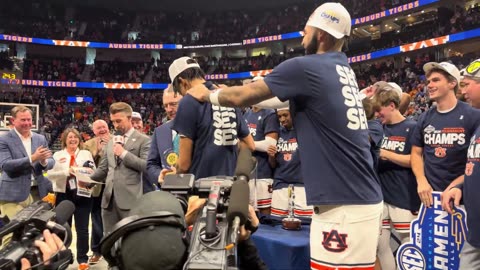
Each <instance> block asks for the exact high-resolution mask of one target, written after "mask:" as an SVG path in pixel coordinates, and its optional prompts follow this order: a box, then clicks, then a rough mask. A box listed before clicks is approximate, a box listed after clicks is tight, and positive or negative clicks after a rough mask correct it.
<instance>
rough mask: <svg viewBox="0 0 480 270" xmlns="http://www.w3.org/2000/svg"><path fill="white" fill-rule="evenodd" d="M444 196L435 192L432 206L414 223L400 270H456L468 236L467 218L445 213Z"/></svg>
mask: <svg viewBox="0 0 480 270" xmlns="http://www.w3.org/2000/svg"><path fill="white" fill-rule="evenodd" d="M440 194H441V192H433V206H432V207H430V208H426V207H424V206H423V204H422V206H421V208H420V212H419V214H418V218H417V219H416V220H414V221H412V223H411V227H410V243H405V244H403V245H401V246H400V247H399V248H398V251H397V258H396V260H397V265H398V268H399V269H400V270H433V269H440V270H443V269H445V270H457V269H458V267H459V265H460V259H459V254H460V251H461V250H462V247H463V244H464V242H465V239H466V234H467V224H466V214H465V211H464V210H463V209H461V208H456V209H455V213H453V214H452V215H450V214H448V213H447V212H446V211H443V210H442V202H441V200H440Z"/></svg>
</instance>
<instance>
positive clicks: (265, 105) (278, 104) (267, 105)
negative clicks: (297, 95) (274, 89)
mask: <svg viewBox="0 0 480 270" xmlns="http://www.w3.org/2000/svg"><path fill="white" fill-rule="evenodd" d="M289 106H290V102H289V101H288V100H287V101H281V100H280V99H279V98H278V97H274V98H271V99H267V100H264V101H262V102H260V103H257V104H255V107H259V108H262V109H280V108H287V107H289Z"/></svg>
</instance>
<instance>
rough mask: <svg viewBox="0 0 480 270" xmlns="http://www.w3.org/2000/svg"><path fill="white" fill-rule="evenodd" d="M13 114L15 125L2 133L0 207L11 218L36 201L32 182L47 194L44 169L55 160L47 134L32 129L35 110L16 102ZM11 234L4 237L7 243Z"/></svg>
mask: <svg viewBox="0 0 480 270" xmlns="http://www.w3.org/2000/svg"><path fill="white" fill-rule="evenodd" d="M11 115H12V124H13V129H12V130H10V131H9V132H8V133H5V134H3V135H2V136H0V211H1V212H2V214H4V215H6V216H8V217H9V218H12V217H13V216H15V215H16V214H17V213H18V212H19V211H20V210H22V209H23V208H25V207H27V206H28V205H30V204H31V203H32V202H33V198H32V196H31V195H30V191H31V187H32V186H38V189H39V193H40V195H45V193H46V187H45V186H46V185H47V182H49V181H48V180H46V179H45V178H44V177H43V171H46V170H50V169H51V168H53V165H54V164H55V161H54V160H53V158H52V152H51V151H50V150H49V149H48V143H47V140H46V139H45V137H44V136H42V135H39V134H37V133H34V132H32V131H31V128H32V111H31V110H30V109H29V108H27V107H25V106H15V107H14V108H13V109H12V112H11ZM10 238H11V237H9V236H6V237H4V239H3V243H4V245H5V243H6V242H9V241H10Z"/></svg>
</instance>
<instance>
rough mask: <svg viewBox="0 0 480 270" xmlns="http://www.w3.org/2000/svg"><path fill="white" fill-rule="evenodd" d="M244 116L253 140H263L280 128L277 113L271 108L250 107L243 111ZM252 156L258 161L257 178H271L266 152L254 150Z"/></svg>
mask: <svg viewBox="0 0 480 270" xmlns="http://www.w3.org/2000/svg"><path fill="white" fill-rule="evenodd" d="M244 117H245V120H246V121H247V125H248V128H249V129H250V134H252V136H253V140H254V141H263V140H265V135H267V134H269V133H272V132H275V133H278V130H279V128H280V124H279V122H278V117H277V114H276V113H275V111H274V110H271V109H263V110H260V111H258V112H254V111H253V110H251V109H250V110H248V111H246V112H245V114H244ZM253 156H254V157H255V158H256V159H257V162H258V165H257V179H265V178H272V168H270V165H269V164H268V154H267V153H265V152H260V151H254V152H253Z"/></svg>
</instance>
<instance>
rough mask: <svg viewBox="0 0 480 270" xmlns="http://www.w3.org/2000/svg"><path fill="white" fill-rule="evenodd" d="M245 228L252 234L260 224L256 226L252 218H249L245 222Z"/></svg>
mask: <svg viewBox="0 0 480 270" xmlns="http://www.w3.org/2000/svg"><path fill="white" fill-rule="evenodd" d="M245 229H246V230H248V231H250V233H251V234H253V233H255V232H256V231H257V230H258V226H257V227H254V226H253V225H252V222H251V221H250V219H247V222H246V223H245Z"/></svg>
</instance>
